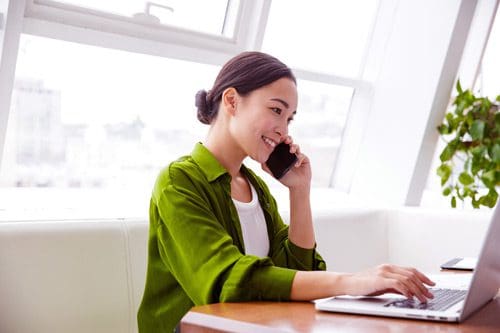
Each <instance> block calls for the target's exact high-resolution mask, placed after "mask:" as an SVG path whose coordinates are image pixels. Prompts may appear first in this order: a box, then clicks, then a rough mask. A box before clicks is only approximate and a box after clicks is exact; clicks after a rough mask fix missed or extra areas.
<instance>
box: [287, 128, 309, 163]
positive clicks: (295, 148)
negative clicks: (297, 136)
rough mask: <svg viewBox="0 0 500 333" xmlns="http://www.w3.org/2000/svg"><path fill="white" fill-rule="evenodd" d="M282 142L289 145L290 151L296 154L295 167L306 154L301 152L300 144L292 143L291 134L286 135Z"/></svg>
mask: <svg viewBox="0 0 500 333" xmlns="http://www.w3.org/2000/svg"><path fill="white" fill-rule="evenodd" d="M284 142H285V143H286V144H288V145H290V153H291V154H295V155H296V156H297V162H295V166H296V167H299V166H301V165H302V163H303V162H304V160H305V159H306V155H304V154H302V153H301V151H300V146H299V145H298V144H295V143H293V139H292V137H291V136H287V137H286V138H285V140H284Z"/></svg>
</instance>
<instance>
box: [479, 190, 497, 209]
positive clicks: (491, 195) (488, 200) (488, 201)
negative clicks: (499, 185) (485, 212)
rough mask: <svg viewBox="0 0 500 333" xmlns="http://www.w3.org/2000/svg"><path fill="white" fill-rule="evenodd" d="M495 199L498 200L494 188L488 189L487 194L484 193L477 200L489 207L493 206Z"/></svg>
mask: <svg viewBox="0 0 500 333" xmlns="http://www.w3.org/2000/svg"><path fill="white" fill-rule="evenodd" d="M497 200H498V193H497V191H495V189H490V191H489V192H488V194H487V195H484V196H482V197H481V198H479V202H480V203H481V205H483V206H487V207H490V208H493V207H495V205H496V203H497Z"/></svg>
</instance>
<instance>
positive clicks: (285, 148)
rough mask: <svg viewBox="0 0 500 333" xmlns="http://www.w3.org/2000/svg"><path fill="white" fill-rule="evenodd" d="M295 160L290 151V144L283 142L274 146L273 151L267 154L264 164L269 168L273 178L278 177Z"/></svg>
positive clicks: (285, 171)
mask: <svg viewBox="0 0 500 333" xmlns="http://www.w3.org/2000/svg"><path fill="white" fill-rule="evenodd" d="M296 161H297V156H296V155H295V154H292V153H290V145H289V144H286V143H284V142H282V143H280V144H278V145H277V146H276V147H274V150H273V152H272V153H271V155H269V158H268V159H267V161H266V165H267V167H268V168H269V170H271V173H272V174H273V176H274V178H276V179H280V178H281V177H283V176H284V175H285V174H286V173H287V172H288V171H289V170H290V168H291V167H292V166H293V165H294V164H295V162H296Z"/></svg>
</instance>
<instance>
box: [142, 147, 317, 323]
mask: <svg viewBox="0 0 500 333" xmlns="http://www.w3.org/2000/svg"><path fill="white" fill-rule="evenodd" d="M242 172H243V173H244V174H245V176H246V177H247V178H248V180H249V181H250V183H251V184H252V185H253V186H254V187H255V189H256V190H257V194H258V199H259V203H260V205H261V207H262V209H263V212H264V216H265V219H266V224H267V230H268V234H269V241H270V249H269V256H268V257H265V258H260V257H257V256H252V255H245V247H244V244H243V237H242V232H241V227H240V223H239V219H238V213H237V211H236V208H235V206H234V204H233V202H232V200H231V187H230V182H231V176H230V175H229V173H228V172H227V170H226V169H224V167H223V166H222V165H221V164H220V163H219V162H218V161H217V160H216V159H215V157H214V156H213V155H212V153H210V151H208V150H207V149H206V148H205V147H204V146H203V145H202V144H201V143H198V144H197V145H196V146H195V148H194V150H193V152H192V154H191V155H190V156H185V157H182V158H180V159H179V160H177V161H175V162H173V163H171V164H170V165H169V166H168V167H167V168H165V169H164V170H162V171H161V172H160V174H159V176H158V179H157V181H156V184H155V186H154V190H153V193H152V198H151V204H150V210H149V219H150V227H149V248H148V268H147V276H146V286H145V290H144V296H143V299H142V303H141V306H140V308H139V312H138V315H137V319H138V325H139V332H140V333H153V332H155V333H158V332H172V331H173V329H174V328H175V326H176V325H177V324H178V323H179V321H180V320H181V319H182V317H183V316H184V315H185V314H186V313H187V312H188V311H189V309H190V308H191V307H192V306H194V305H202V304H208V303H217V302H238V301H250V300H275V301H280V300H288V299H289V298H290V289H291V285H292V281H293V278H294V276H295V273H296V270H324V269H326V265H325V262H324V261H323V259H322V258H321V256H320V255H319V254H318V253H316V251H315V250H314V249H303V248H300V247H298V246H296V245H294V244H293V243H292V242H290V241H289V240H288V226H287V225H286V224H284V223H283V221H282V219H281V217H280V216H279V214H278V208H277V205H276V201H275V200H274V198H273V197H272V196H271V194H270V192H269V189H268V188H267V186H266V185H265V183H264V182H263V181H262V180H261V179H260V178H258V177H257V176H256V175H255V174H254V173H253V172H252V171H250V170H249V169H247V168H246V167H245V166H242Z"/></svg>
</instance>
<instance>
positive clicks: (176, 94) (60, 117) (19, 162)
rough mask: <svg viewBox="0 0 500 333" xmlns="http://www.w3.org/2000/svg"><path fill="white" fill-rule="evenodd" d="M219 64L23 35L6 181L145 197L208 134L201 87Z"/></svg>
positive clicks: (3, 174) (3, 177)
mask: <svg viewBox="0 0 500 333" xmlns="http://www.w3.org/2000/svg"><path fill="white" fill-rule="evenodd" d="M218 69H219V68H218V67H217V66H209V65H203V64H199V63H191V62H186V61H180V60H172V59H165V58H159V57H153V56H145V55H139V54H133V53H127V52H122V51H116V50H109V49H103V48H97V47H90V46H86V45H81V44H75V43H68V42H62V41H57V40H52V39H47V38H41V37H33V36H28V35H23V36H22V39H21V43H20V52H19V57H18V64H17V70H16V79H15V86H14V92H13V96H12V103H11V104H12V106H11V111H10V115H9V116H10V119H9V123H8V130H7V138H6V144H5V150H4V154H3V163H2V169H1V173H0V184H1V185H2V186H3V187H18V188H23V187H28V188H42V187H44V188H53V189H55V188H59V189H60V188H66V189H85V190H87V191H90V192H92V189H95V191H93V192H95V193H96V194H97V193H100V192H99V190H106V191H107V190H109V191H115V192H118V193H120V192H121V193H128V194H130V195H128V198H129V199H130V200H131V201H132V203H131V204H133V203H134V202H137V201H138V200H142V201H144V198H148V197H149V194H150V192H151V189H152V185H153V182H154V180H155V177H156V174H157V173H158V171H159V170H160V168H162V167H164V166H166V165H167V163H168V162H169V161H171V160H173V159H175V158H177V157H179V156H181V155H182V154H186V153H189V152H190V151H191V149H192V147H193V145H194V143H195V142H196V141H200V140H202V139H203V138H204V136H205V133H206V130H207V128H208V127H206V126H204V125H203V124H201V123H199V122H198V121H197V120H196V111H195V107H194V96H195V93H196V91H197V90H199V89H203V88H206V87H209V86H211V84H212V82H213V79H214V77H215V75H216V73H217V72H218ZM190 73H196V80H193V79H186V76H188V77H189V75H190ZM108 194H109V192H108ZM67 198H68V199H69V200H72V199H71V197H70V196H68V197H67ZM58 200H59V199H58ZM142 201H141V202H142ZM52 204H54V203H52ZM59 204H61V205H63V206H64V205H66V206H67V205H70V206H71V205H75V204H76V203H74V202H67V203H64V204H63V203H58V205H59ZM117 204H118V203H117ZM120 204H121V205H123V203H120Z"/></svg>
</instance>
